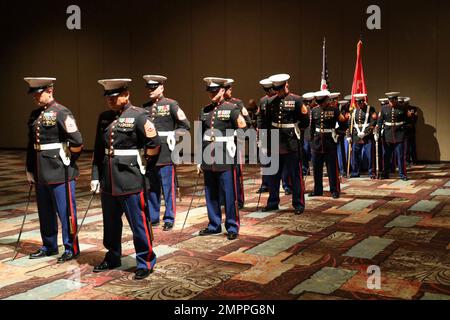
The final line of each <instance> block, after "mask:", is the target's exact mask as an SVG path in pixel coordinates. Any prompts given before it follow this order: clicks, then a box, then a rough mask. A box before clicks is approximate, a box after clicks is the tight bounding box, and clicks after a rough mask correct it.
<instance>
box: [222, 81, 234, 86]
mask: <svg viewBox="0 0 450 320" xmlns="http://www.w3.org/2000/svg"><path fill="white" fill-rule="evenodd" d="M225 80H226V81H225V84H224V86H225V87H231V86H232V85H233V83H234V79H225Z"/></svg>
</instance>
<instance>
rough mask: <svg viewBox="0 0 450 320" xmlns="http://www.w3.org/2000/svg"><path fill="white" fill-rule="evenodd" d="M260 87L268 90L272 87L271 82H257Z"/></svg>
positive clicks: (266, 80)
mask: <svg viewBox="0 0 450 320" xmlns="http://www.w3.org/2000/svg"><path fill="white" fill-rule="evenodd" d="M259 84H260V85H262V86H263V87H264V88H266V89H270V88H272V87H273V82H272V81H270V80H269V79H263V80H261V81H260V82H259Z"/></svg>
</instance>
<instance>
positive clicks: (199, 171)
mask: <svg viewBox="0 0 450 320" xmlns="http://www.w3.org/2000/svg"><path fill="white" fill-rule="evenodd" d="M202 172H203V170H202V165H201V164H198V165H197V174H198V175H200V174H201V173H202Z"/></svg>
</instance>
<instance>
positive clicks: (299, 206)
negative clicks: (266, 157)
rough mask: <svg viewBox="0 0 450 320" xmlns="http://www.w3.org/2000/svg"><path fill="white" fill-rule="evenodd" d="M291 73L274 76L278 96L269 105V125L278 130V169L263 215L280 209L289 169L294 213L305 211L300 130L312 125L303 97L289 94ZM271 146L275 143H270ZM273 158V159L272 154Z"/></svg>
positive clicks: (271, 79)
mask: <svg viewBox="0 0 450 320" xmlns="http://www.w3.org/2000/svg"><path fill="white" fill-rule="evenodd" d="M289 79H290V76H289V75H288V74H278V75H273V76H271V77H270V78H269V80H270V81H272V82H273V85H274V90H275V91H276V92H277V95H276V96H273V97H272V98H270V100H269V101H268V104H267V111H266V118H267V120H266V122H267V123H268V124H270V130H279V133H280V135H279V150H278V151H279V152H278V153H279V160H280V161H279V170H278V172H277V173H276V174H274V175H272V176H270V180H269V182H270V183H269V192H270V195H269V199H268V201H267V206H266V207H265V208H263V212H269V211H275V210H278V209H279V203H280V180H281V177H282V173H283V170H287V173H288V176H289V177H290V179H291V183H292V206H293V207H294V210H295V214H302V213H303V212H304V210H305V189H304V181H303V172H302V163H301V162H302V161H301V157H302V155H301V154H302V146H301V145H300V139H301V129H304V128H306V127H307V126H308V124H309V114H308V109H307V108H306V107H305V106H304V105H303V103H302V99H301V97H299V96H297V95H295V94H292V93H290V91H289V83H288V81H289ZM271 143H275V142H274V141H271ZM270 156H272V157H273V156H274V155H273V154H271V155H270Z"/></svg>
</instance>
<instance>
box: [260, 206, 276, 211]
mask: <svg viewBox="0 0 450 320" xmlns="http://www.w3.org/2000/svg"><path fill="white" fill-rule="evenodd" d="M277 210H280V208H279V207H278V206H267V207H264V208H262V210H261V211H262V212H271V211H277Z"/></svg>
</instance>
